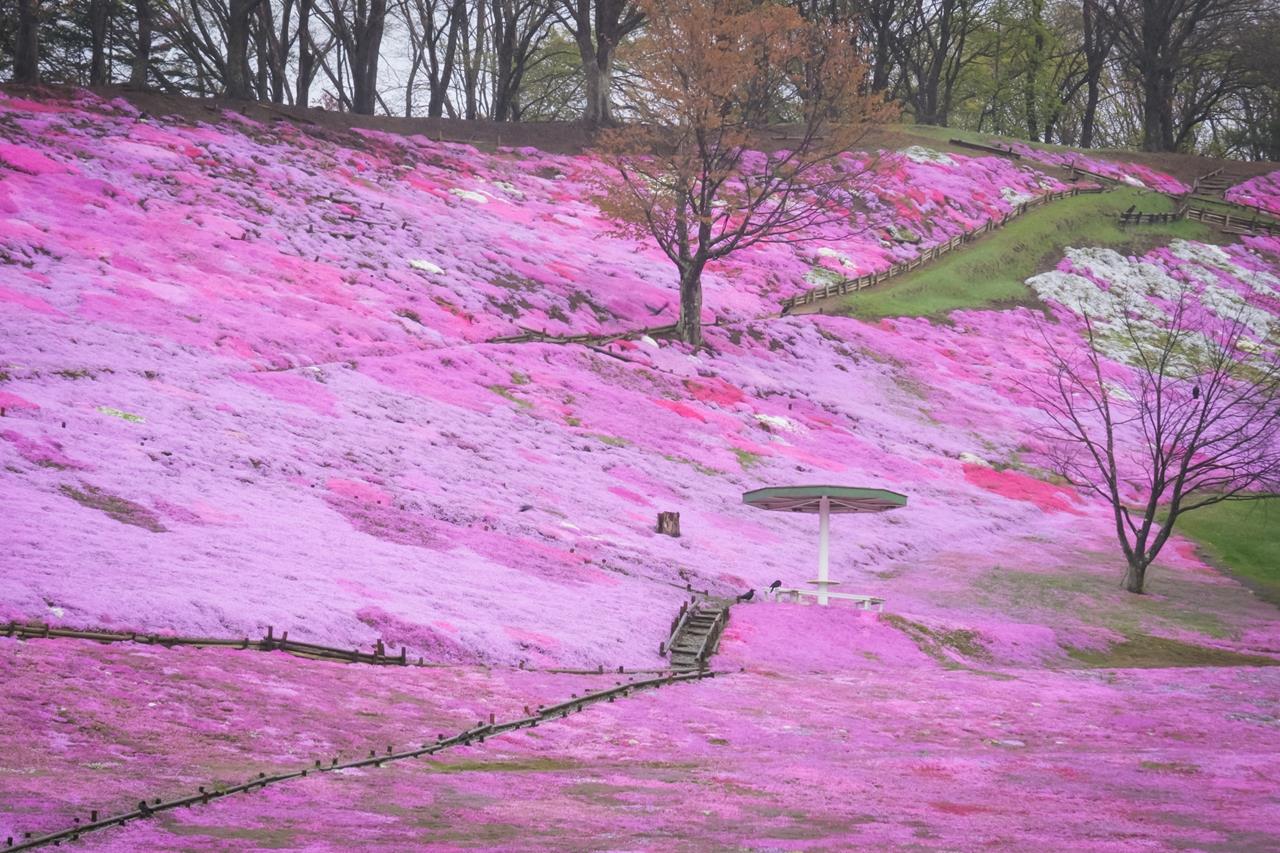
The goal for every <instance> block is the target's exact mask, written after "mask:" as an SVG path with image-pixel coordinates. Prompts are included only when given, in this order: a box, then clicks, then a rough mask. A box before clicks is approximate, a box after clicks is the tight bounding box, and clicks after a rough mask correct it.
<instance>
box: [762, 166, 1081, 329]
mask: <svg viewBox="0 0 1280 853" xmlns="http://www.w3.org/2000/svg"><path fill="white" fill-rule="evenodd" d="M1100 192H1103V189H1102V188H1101V187H1072V188H1071V189H1069V190H1062V191H1060V192H1052V193H1046V194H1045V195H1041V196H1036V197H1035V198H1033V199H1031V200H1030V201H1024V202H1022V203H1021V204H1019V205H1018V206H1017V207H1015V208H1014V209H1013V210H1012V211H1010V212H1009V213H1006V214H1005V215H1004V216H1002V217H1000V218H999V219H991V220H988V221H987V223H986V224H985V225H982V226H981V227H979V228H976V229H974V230H973V231H969V232H966V233H964V234H957V235H956V236H955V237H952V238H951V239H950V240H948V241H947V242H945V243H940V244H939V245H937V246H933V247H932V248H929V249H926V250H925V251H923V252H921V253H920V254H919V255H917V256H916V257H914V258H912V259H911V260H909V261H904V262H903V263H900V264H894V265H893V266H891V267H889V268H888V269H887V270H883V271H881V272H873V273H867V274H866V275H864V276H859V277H858V278H847V279H843V280H841V281H838V282H834V283H833V284H828V285H825V286H823V287H815V288H813V289H812V290H808V291H806V292H804V293H801V294H800V295H799V296H792V297H789V298H788V299H784V300H783V302H782V313H783V314H786V313H788V312H790V311H792V310H794V309H796V308H798V307H799V306H801V305H811V304H813V303H814V302H819V301H821V300H823V299H830V298H832V297H834V296H844V295H846V294H849V293H854V292H856V291H859V290H865V289H866V288H868V287H874V286H875V285H877V284H880V283H881V282H885V281H888V280H889V279H891V278H897V277H898V276H900V275H904V274H906V273H909V272H915V271H916V270H918V269H920V268H921V267H923V266H924V265H926V264H928V263H931V262H933V261H936V260H937V259H938V258H940V257H942V256H943V255H945V254H947V253H949V252H954V251H955V250H956V249H958V248H960V247H961V246H963V245H964V244H966V243H971V242H973V241H974V240H976V239H978V238H979V237H981V236H982V235H983V234H988V233H990V232H992V231H995V230H996V229H997V228H1002V227H1004V226H1005V225H1006V224H1008V222H1009V221H1010V220H1012V219H1015V218H1017V217H1019V216H1021V215H1022V214H1024V213H1026V212H1027V211H1029V210H1034V209H1035V208H1037V207H1041V206H1042V205H1046V204H1048V203H1049V202H1052V201H1058V200H1059V199H1064V198H1070V197H1072V196H1077V195H1086V194H1090V193H1100Z"/></svg>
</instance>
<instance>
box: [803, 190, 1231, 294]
mask: <svg viewBox="0 0 1280 853" xmlns="http://www.w3.org/2000/svg"><path fill="white" fill-rule="evenodd" d="M1132 205H1136V206H1137V208H1138V210H1141V211H1143V212H1144V213H1164V212H1167V211H1172V210H1173V209H1174V203H1173V202H1172V201H1171V200H1170V199H1168V198H1167V197H1165V196H1163V195H1160V194H1159V193H1153V192H1149V191H1145V190H1139V189H1136V188H1128V187H1126V188H1122V189H1116V190H1113V191H1111V192H1105V193H1099V194H1097V195H1081V196H1076V197H1075V198H1067V199H1063V200H1061V201H1056V202H1053V203H1051V204H1047V205H1045V206H1044V207H1039V208H1036V209H1035V210H1033V211H1031V212H1030V213H1028V214H1026V215H1024V216H1021V217H1019V218H1017V219H1015V220H1013V221H1012V222H1010V223H1009V224H1008V225H1007V226H1005V227H1004V228H1001V229H1000V230H998V231H995V232H993V233H992V234H990V235H988V236H986V237H984V238H983V239H981V240H979V241H977V242H976V243H972V244H970V245H969V246H967V247H965V248H963V249H959V250H957V251H956V252H954V253H952V254H950V255H947V256H945V257H943V258H942V260H940V261H937V262H935V263H933V264H931V265H929V266H928V267H926V268H924V269H922V270H919V271H918V272H914V273H911V274H908V275H905V276H901V277H899V278H896V279H893V280H892V281H889V282H886V283H884V284H882V285H879V286H877V287H874V288H871V289H869V290H864V291H862V292H861V293H853V294H850V295H849V296H848V297H845V298H844V299H843V300H841V301H840V302H837V303H836V305H835V307H834V308H827V309H826V311H827V312H828V313H839V314H849V315H853V316H855V317H862V318H864V319H879V318H881V317H904V316H913V317H942V316H945V315H946V314H947V313H948V312H950V311H954V310H956V309H957V308H993V307H1002V306H1009V305H1015V304H1022V305H1027V304H1034V303H1035V294H1034V293H1033V292H1032V291H1031V289H1030V288H1028V287H1027V286H1026V285H1025V284H1024V282H1025V281H1026V279H1027V278H1029V277H1031V276H1033V275H1035V274H1036V273H1039V272H1044V271H1045V270H1048V269H1052V268H1053V267H1054V265H1055V264H1057V262H1058V261H1059V260H1060V259H1061V257H1062V253H1063V250H1064V249H1066V248H1067V247H1069V246H1106V247H1110V248H1114V249H1116V250H1118V251H1120V252H1122V253H1126V254H1140V253H1142V252H1145V251H1146V250H1148V249H1150V248H1153V247H1155V246H1158V245H1163V244H1165V243H1167V242H1168V241H1169V240H1171V239H1173V238H1175V237H1182V238H1185V239H1189V240H1208V241H1212V240H1213V237H1214V233H1213V232H1212V231H1211V230H1210V229H1209V228H1208V227H1207V226H1205V225H1203V224H1201V223H1199V222H1187V221H1183V222H1173V223H1169V224H1167V225H1141V226H1128V227H1126V228H1121V227H1120V225H1119V224H1118V220H1117V218H1116V217H1117V215H1118V214H1119V213H1121V212H1122V211H1124V210H1127V209H1128V208H1129V207H1130V206H1132Z"/></svg>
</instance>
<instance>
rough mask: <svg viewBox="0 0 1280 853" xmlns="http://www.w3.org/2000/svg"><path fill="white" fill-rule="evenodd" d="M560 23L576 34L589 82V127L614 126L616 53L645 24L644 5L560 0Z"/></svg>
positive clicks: (586, 115)
mask: <svg viewBox="0 0 1280 853" xmlns="http://www.w3.org/2000/svg"><path fill="white" fill-rule="evenodd" d="M561 2H562V3H563V14H562V16H561V22H562V23H563V24H564V25H565V27H566V28H567V29H568V30H569V32H570V33H571V34H572V35H573V38H574V41H575V42H576V43H577V45H578V54H579V55H580V56H581V58H582V73H583V74H584V75H585V80H586V98H587V105H586V111H585V113H584V114H583V119H584V120H585V121H587V122H588V123H590V124H601V125H607V124H610V123H612V121H613V116H612V113H611V110H610V97H609V94H610V91H611V90H612V84H613V60H614V52H615V51H616V50H617V48H618V45H619V44H621V43H622V40H623V39H625V38H626V37H627V36H629V35H630V34H631V33H633V32H635V31H636V30H637V29H638V28H639V27H640V25H641V24H643V23H644V10H643V9H642V8H641V4H638V3H635V2H632V0H561Z"/></svg>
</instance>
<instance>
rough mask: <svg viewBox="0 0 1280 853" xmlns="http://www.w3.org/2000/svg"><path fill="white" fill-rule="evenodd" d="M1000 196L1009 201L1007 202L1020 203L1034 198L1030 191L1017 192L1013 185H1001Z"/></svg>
mask: <svg viewBox="0 0 1280 853" xmlns="http://www.w3.org/2000/svg"><path fill="white" fill-rule="evenodd" d="M1000 197H1001V198H1003V199H1004V200H1005V201H1007V202H1009V204H1022V203H1023V202H1024V201H1031V199H1033V198H1035V196H1033V195H1031V193H1023V192H1018V191H1017V190H1016V189H1014V188H1013V187H1001V188H1000Z"/></svg>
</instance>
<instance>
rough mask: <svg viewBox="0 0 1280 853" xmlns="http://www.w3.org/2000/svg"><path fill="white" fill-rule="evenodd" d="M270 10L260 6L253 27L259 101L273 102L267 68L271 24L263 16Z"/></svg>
mask: <svg viewBox="0 0 1280 853" xmlns="http://www.w3.org/2000/svg"><path fill="white" fill-rule="evenodd" d="M269 8H270V6H269V5H268V4H266V3H261V4H259V5H258V15H257V18H258V20H257V21H256V22H255V23H256V26H254V27H253V46H254V53H255V54H257V57H256V58H257V63H258V67H257V69H256V77H255V82H256V83H257V89H258V100H259V101H270V100H271V77H270V74H269V73H268V72H269V69H268V66H267V62H268V59H269V56H268V49H267V44H268V42H269V41H270V33H271V24H270V21H269V20H268V19H267V18H266V16H265V15H263V9H269Z"/></svg>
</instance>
